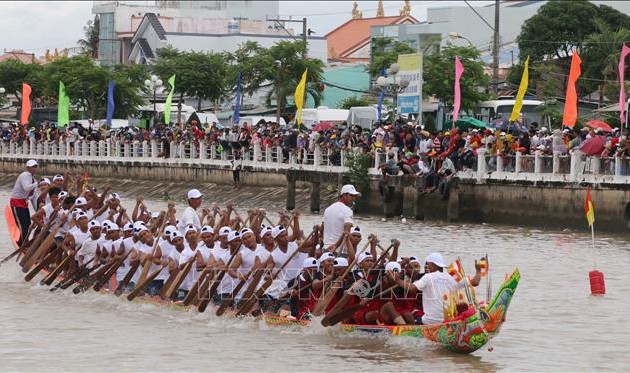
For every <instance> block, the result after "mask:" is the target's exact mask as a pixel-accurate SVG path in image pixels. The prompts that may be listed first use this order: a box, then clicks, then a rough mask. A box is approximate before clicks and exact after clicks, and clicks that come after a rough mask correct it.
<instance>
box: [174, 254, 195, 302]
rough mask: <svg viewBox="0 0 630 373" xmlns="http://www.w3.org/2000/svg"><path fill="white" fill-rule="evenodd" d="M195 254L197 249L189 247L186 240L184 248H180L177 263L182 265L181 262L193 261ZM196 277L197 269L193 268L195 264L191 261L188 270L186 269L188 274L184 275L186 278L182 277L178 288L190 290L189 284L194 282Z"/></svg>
mask: <svg viewBox="0 0 630 373" xmlns="http://www.w3.org/2000/svg"><path fill="white" fill-rule="evenodd" d="M176 251H177V250H176ZM196 255H197V250H196V249H195V250H193V249H191V248H190V246H189V245H188V242H185V243H184V250H182V252H181V254H180V256H179V265H180V266H182V265H183V264H185V263H188V262H189V261H191V260H193V261H194V258H195V256H196ZM196 279H197V271H196V270H195V264H194V263H193V266H192V267H191V268H190V271H188V274H187V275H186V278H185V279H184V281H182V284H181V285H179V288H180V289H184V290H190V286H191V285H192V284H193V283H194V282H195V280H196Z"/></svg>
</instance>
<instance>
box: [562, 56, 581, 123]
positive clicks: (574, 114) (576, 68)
mask: <svg viewBox="0 0 630 373" xmlns="http://www.w3.org/2000/svg"><path fill="white" fill-rule="evenodd" d="M581 63H582V60H581V59H580V56H578V53H577V51H574V52H573V56H572V57H571V70H570V71H569V81H568V83H567V94H566V99H565V101H564V114H563V115H562V124H563V125H565V126H567V127H573V126H575V122H577V118H578V107H577V100H578V97H577V91H576V89H575V82H577V80H578V78H579V77H580V74H581V73H582V70H581V68H580V64H581Z"/></svg>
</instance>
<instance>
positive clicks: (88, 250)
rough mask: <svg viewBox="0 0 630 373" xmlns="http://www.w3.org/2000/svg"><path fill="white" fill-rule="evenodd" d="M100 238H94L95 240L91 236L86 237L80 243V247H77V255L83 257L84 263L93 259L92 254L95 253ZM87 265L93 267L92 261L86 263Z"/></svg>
mask: <svg viewBox="0 0 630 373" xmlns="http://www.w3.org/2000/svg"><path fill="white" fill-rule="evenodd" d="M100 240H101V238H100V237H99V238H98V239H96V240H93V239H92V237H88V238H87V239H86V240H85V241H83V243H82V244H81V248H80V249H79V251H77V255H78V256H82V257H83V264H84V265H85V264H86V263H87V262H88V261H90V260H92V259H94V256H95V255H96V249H97V248H98V245H99V241H100ZM88 267H90V268H91V267H94V263H90V264H89V265H88Z"/></svg>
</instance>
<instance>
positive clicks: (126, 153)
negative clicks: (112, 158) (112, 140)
mask: <svg viewBox="0 0 630 373" xmlns="http://www.w3.org/2000/svg"><path fill="white" fill-rule="evenodd" d="M129 148H130V146H129V143H128V142H126V143H124V144H123V153H122V156H123V158H129Z"/></svg>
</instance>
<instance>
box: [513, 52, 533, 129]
mask: <svg viewBox="0 0 630 373" xmlns="http://www.w3.org/2000/svg"><path fill="white" fill-rule="evenodd" d="M528 84H529V56H527V59H526V60H525V66H524V69H523V75H522V76H521V84H520V85H519V86H518V93H517V94H516V102H515V103H514V109H512V115H510V122H516V121H517V120H518V117H519V115H520V114H521V108H522V107H523V98H524V97H525V93H526V92H527V85H528Z"/></svg>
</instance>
